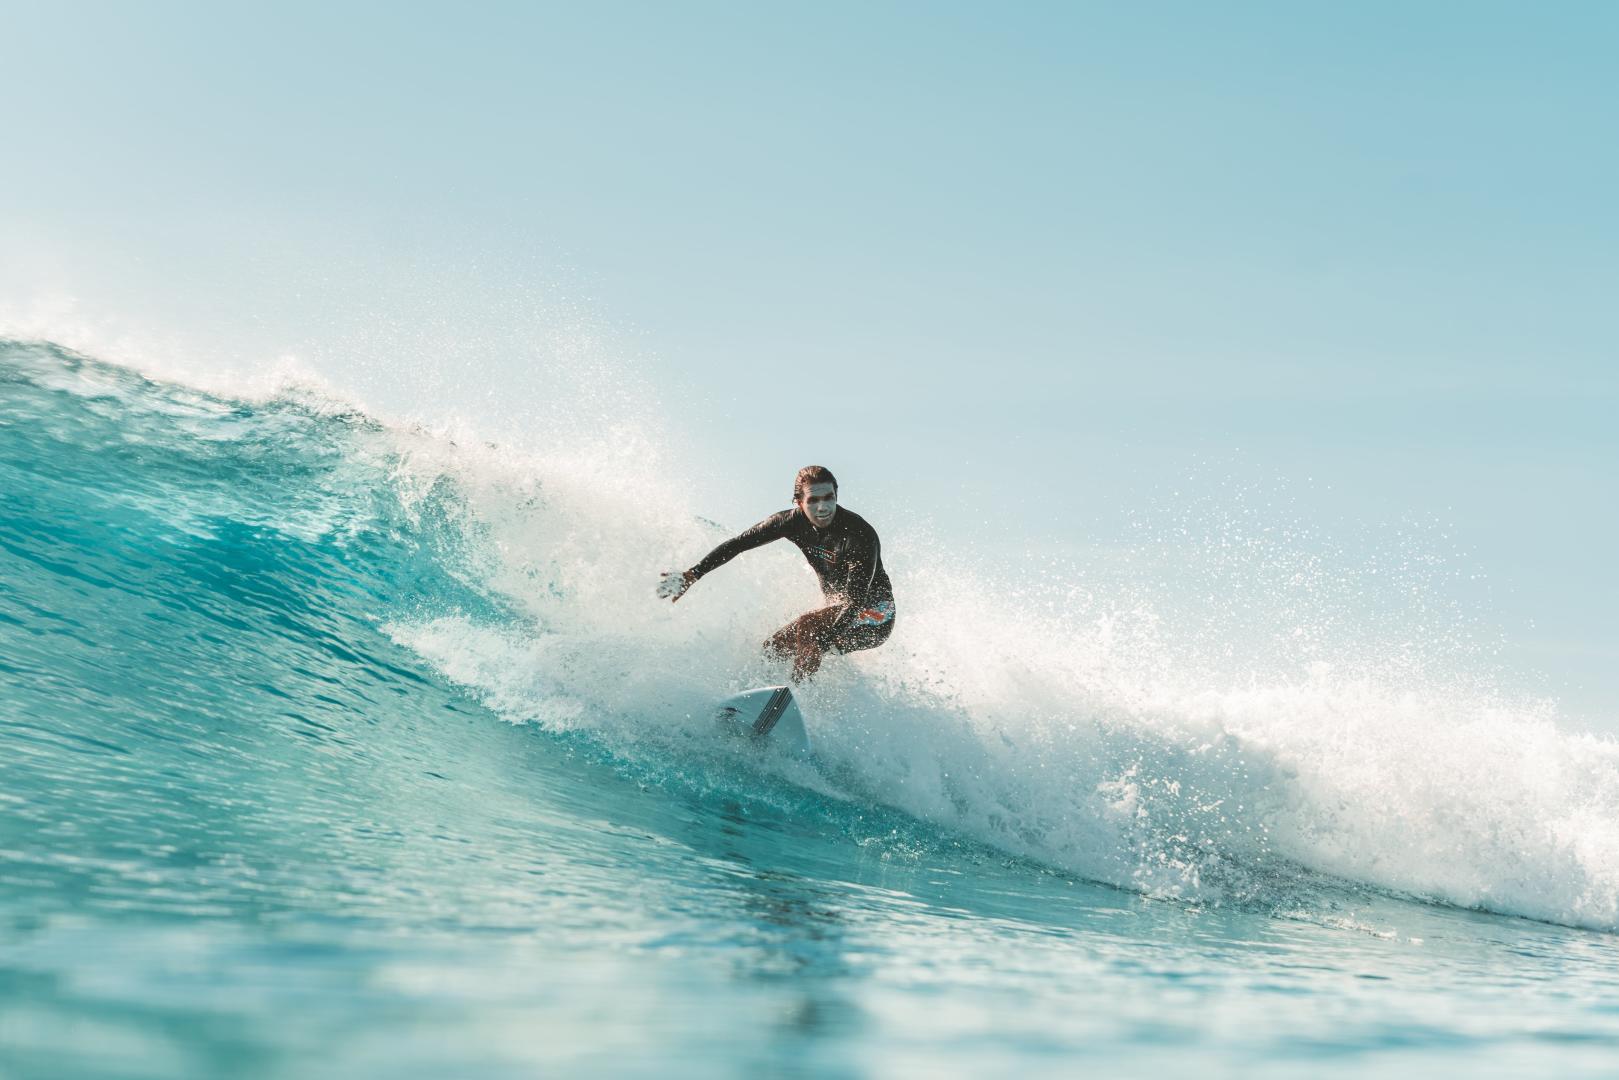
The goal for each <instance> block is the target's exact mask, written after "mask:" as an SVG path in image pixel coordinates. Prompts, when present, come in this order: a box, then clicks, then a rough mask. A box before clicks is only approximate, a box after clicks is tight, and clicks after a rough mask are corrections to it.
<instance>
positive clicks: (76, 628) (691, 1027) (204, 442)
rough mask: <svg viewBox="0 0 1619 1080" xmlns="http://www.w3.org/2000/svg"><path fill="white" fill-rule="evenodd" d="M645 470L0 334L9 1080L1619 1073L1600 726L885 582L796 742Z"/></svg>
mask: <svg viewBox="0 0 1619 1080" xmlns="http://www.w3.org/2000/svg"><path fill="white" fill-rule="evenodd" d="M644 453H645V448H644V447H638V446H637V445H636V443H635V440H634V438H633V437H632V435H631V434H630V433H626V432H615V431H612V430H602V431H601V432H600V433H599V438H596V439H595V440H590V439H583V438H580V439H567V440H559V441H558V444H557V447H556V449H555V450H554V452H547V453H535V452H525V453H521V454H520V453H517V452H515V451H512V450H509V449H506V448H503V447H500V446H495V445H490V444H489V443H487V442H483V441H480V440H479V439H478V438H477V436H476V433H475V432H468V431H466V430H449V429H442V430H441V429H430V428H423V427H413V426H410V425H405V424H398V423H390V422H386V421H384V420H382V419H379V418H376V417H374V416H371V415H368V414H367V413H365V412H364V411H362V410H360V409H359V408H358V407H356V406H353V405H351V404H347V403H345V401H344V400H343V399H342V398H341V396H340V395H336V394H334V393H332V392H330V391H328V390H322V389H319V388H316V387H314V386H311V385H307V384H299V383H292V382H289V383H286V384H284V385H281V386H278V387H273V388H269V389H262V390H259V391H255V392H252V393H249V392H247V391H246V390H243V391H242V392H241V393H240V394H239V395H232V394H227V393H223V392H220V391H218V390H217V389H216V390H215V391H214V392H204V391H203V390H200V389H196V388H193V387H189V386H185V385H179V384H176V383H171V382H164V381H159V380H156V379H154V378H152V377H148V376H146V375H142V374H141V373H139V372H138V371H136V370H133V369H131V368H127V367H121V366H117V365H113V364H109V363H105V362H101V361H98V360H97V359H95V358H92V357H87V356H83V355H79V354H76V353H73V352H71V351H68V350H66V349H63V348H59V347H56V346H54V345H51V344H47V343H38V342H5V341H0V1077H4V1078H7V1080H21V1078H33V1077H40V1078H44V1077H50V1078H73V1077H223V1076H230V1077H324V1076H330V1077H339V1076H341V1077H355V1076H378V1077H381V1076H387V1077H444V1076H457V1077H508V1076H510V1077H519V1076H525V1077H526V1076H537V1075H609V1076H659V1077H666V1076H694V1077H696V1076H702V1077H711V1076H741V1075H750V1076H751V1075H766V1076H787V1077H793V1076H805V1077H808V1076H815V1077H823V1076H824V1077H865V1076H873V1077H875V1076H922V1075H926V1076H982V1075H1021V1076H1046V1075H1050V1076H1058V1075H1061V1076H1072V1075H1078V1074H1082V1073H1084V1072H1093V1073H1094V1074H1095V1075H1100V1076H1128V1075H1167V1074H1177V1073H1179V1074H1189V1075H1200V1076H1243V1077H1250V1076H1297V1075H1315V1076H1332V1075H1366V1074H1369V1073H1370V1072H1371V1071H1372V1070H1376V1071H1377V1074H1378V1075H1381V1076H1391V1075H1392V1076H1419V1075H1420V1076H1427V1075H1431V1074H1433V1072H1434V1071H1435V1070H1436V1069H1446V1070H1454V1071H1457V1072H1461V1073H1464V1074H1466V1075H1471V1076H1507V1075H1522V1076H1527V1075H1548V1076H1549V1075H1557V1076H1612V1075H1615V1074H1619V947H1616V938H1615V936H1614V932H1615V930H1616V929H1619V745H1616V744H1615V743H1614V742H1613V741H1612V740H1610V739H1605V738H1597V737H1591V736H1581V735H1574V734H1570V733H1567V732H1565V731H1564V730H1562V729H1560V728H1559V726H1558V723H1557V717H1556V714H1555V710H1554V709H1551V708H1550V707H1541V706H1534V705H1532V704H1523V703H1519V702H1516V701H1514V700H1513V699H1512V697H1511V696H1510V695H1506V694H1503V693H1499V692H1496V691H1493V690H1492V689H1491V688H1490V687H1489V685H1488V684H1487V680H1477V679H1469V678H1465V677H1460V676H1458V677H1449V676H1446V675H1444V674H1443V673H1441V672H1439V671H1438V670H1437V669H1433V668H1429V667H1424V666H1423V665H1420V664H1415V663H1412V662H1410V661H1409V658H1403V657H1397V656H1390V657H1387V658H1386V660H1387V662H1386V663H1367V662H1366V657H1365V649H1364V648H1363V646H1364V642H1360V643H1358V644H1356V645H1354V646H1353V647H1351V646H1350V645H1349V644H1345V645H1344V646H1343V649H1342V655H1335V653H1334V649H1335V646H1334V644H1333V641H1334V640H1335V639H1332V638H1331V637H1330V635H1329V636H1328V637H1327V638H1324V639H1321V640H1317V641H1315V642H1314V643H1313V644H1312V649H1313V651H1312V652H1310V653H1309V655H1311V656H1313V657H1315V659H1314V660H1313V661H1312V662H1311V663H1310V664H1308V665H1304V666H1302V667H1300V668H1298V669H1297V670H1295V671H1293V672H1291V673H1283V674H1278V675H1276V676H1275V677H1271V678H1258V677H1255V676H1254V675H1253V674H1252V672H1248V673H1246V674H1244V675H1242V676H1241V677H1237V676H1235V675H1234V676H1233V677H1231V678H1229V679H1225V680H1223V681H1222V680H1221V679H1219V678H1217V677H1215V676H1214V675H1211V674H1210V672H1212V671H1217V670H1218V662H1219V657H1217V656H1213V657H1212V658H1211V654H1210V653H1209V651H1208V650H1205V651H1204V654H1203V655H1202V657H1201V660H1199V659H1197V658H1186V657H1179V658H1178V657H1177V654H1176V653H1175V651H1174V650H1173V649H1171V648H1169V647H1168V646H1167V645H1164V644H1163V643H1162V642H1161V641H1160V639H1159V638H1158V637H1156V636H1155V634H1154V632H1153V631H1152V626H1153V623H1154V620H1153V618H1152V617H1151V613H1150V612H1149V613H1146V614H1143V612H1142V611H1141V610H1140V609H1139V608H1135V609H1117V610H1115V609H1113V608H1110V607H1109V606H1108V605H1107V604H1106V603H1105V602H1102V601H1098V600H1097V599H1096V598H1095V597H1094V596H1081V595H1078V594H1075V595H1073V596H1071V597H1068V598H1066V599H1065V598H1063V597H1061V596H1057V597H1053V596H1049V595H1047V596H1044V597H1042V598H1040V599H1039V601H1038V602H1035V601H1034V600H1031V601H1030V602H1028V603H1026V604H1024V605H1023V606H1021V607H1020V608H1019V610H1018V611H1017V612H1016V613H1015V617H1013V616H1008V615H1006V614H1005V613H1004V610H1003V609H1004V608H1005V606H1006V605H1005V595H1006V594H1005V591H1004V589H1000V590H997V589H991V588H988V587H976V586H975V583H974V582H972V581H970V580H969V581H966V582H965V584H964V582H963V579H962V577H961V576H960V574H950V573H945V572H942V571H928V570H927V569H925V567H926V566H927V565H928V564H927V563H926V562H925V561H924V560H919V559H910V560H907V559H905V558H903V557H895V558H892V559H891V560H890V562H891V570H893V571H894V574H895V579H896V581H895V584H896V589H897V591H898V595H899V598H900V618H899V623H898V627H897V630H896V633H895V635H894V639H893V640H892V641H891V642H890V644H889V645H888V646H886V647H885V648H884V649H881V650H878V651H876V652H873V653H869V654H862V655H860V656H858V657H853V658H848V659H842V660H834V661H831V662H829V664H828V665H827V668H826V669H825V671H824V672H823V675H822V676H821V677H820V678H818V679H817V680H816V681H815V682H814V683H813V684H812V685H811V686H810V687H808V689H807V690H806V692H805V694H804V695H803V701H804V709H805V713H806V716H807V718H808V722H809V725H810V729H811V736H812V739H813V740H814V742H815V745H816V754H815V757H814V758H813V760H811V761H808V762H806V761H800V760H793V759H789V758H784V757H778V756H773V755H772V754H771V753H770V752H768V751H759V750H755V749H753V748H750V747H747V746H744V745H739V744H738V743H736V742H735V741H733V740H731V739H728V738H726V737H725V736H724V735H723V734H722V733H721V732H719V731H717V730H715V729H714V728H713V727H712V723H711V720H710V719H709V710H710V706H711V704H712V703H713V702H714V701H716V700H717V699H719V698H720V697H722V696H724V695H726V694H728V693H731V692H734V691H735V690H737V689H740V688H743V687H745V686H749V685H756V684H760V683H765V682H769V681H772V680H773V678H774V676H775V673H774V672H773V671H772V670H771V669H769V668H768V667H765V666H764V664H763V662H762V661H761V660H759V659H757V658H756V653H755V650H756V645H757V642H758V640H759V639H760V638H761V637H762V636H763V635H764V634H765V633H766V632H768V631H769V630H770V629H771V628H773V626H774V625H776V624H777V623H778V622H780V621H782V620H783V619H784V618H785V617H786V616H788V615H790V614H792V613H793V612H794V611H795V610H796V609H797V608H799V607H802V606H804V604H805V602H806V601H807V599H808V598H809V597H810V596H812V595H813V588H812V586H810V585H809V583H808V580H807V571H804V569H803V568H802V566H797V567H795V566H794V564H793V561H792V559H791V558H790V557H789V556H790V555H791V553H785V554H784V555H783V554H782V553H774V554H769V555H767V554H765V553H760V554H758V555H757V556H749V557H746V558H744V559H742V560H739V561H738V562H737V563H735V564H733V565H732V566H730V567H727V570H726V572H725V573H724V574H723V575H716V576H715V578H714V579H711V580H705V581H704V583H703V584H702V585H701V586H700V587H699V588H698V589H697V590H694V591H693V593H692V594H691V596H690V597H688V598H687V599H686V600H683V601H682V603H681V604H680V605H678V607H672V606H670V605H667V604H659V603H658V602H657V601H656V600H655V598H654V597H653V585H654V583H655V582H656V579H657V575H658V573H659V572H660V571H662V570H665V569H667V568H668V567H669V566H670V565H672V564H674V563H676V562H681V563H684V562H687V561H695V559H696V558H697V557H698V556H700V555H701V554H702V553H703V552H704V551H706V550H707V547H708V546H709V545H710V544H712V543H713V542H714V541H715V539H716V538H717V537H719V536H722V535H724V534H725V530H722V529H721V528H719V527H718V526H717V525H714V524H712V523H709V522H706V521H703V520H702V519H701V518H699V517H698V516H697V513H698V512H700V510H701V508H694V507H684V506H681V505H679V504H678V502H676V501H673V497H672V496H671V495H670V494H669V485H667V484H661V485H660V484H658V483H656V482H655V480H656V478H655V477H650V478H649V476H648V475H647V473H648V471H649V470H648V467H647V464H646V458H645V456H644ZM769 509H774V508H773V507H761V510H762V511H764V510H769ZM861 509H862V512H867V508H861ZM761 516H762V515H761ZM867 516H868V517H871V518H873V520H874V521H877V522H878V524H879V526H880V527H881V526H883V522H882V520H881V515H879V514H876V513H867ZM726 524H728V525H730V526H740V525H745V524H748V523H747V522H730V523H726ZM896 530H897V531H896V532H895V535H899V536H902V535H903V530H902V529H900V528H898V527H897V526H896ZM888 536H889V533H888V532H886V531H885V539H886V538H887V537H888ZM889 546H890V547H891V548H895V547H896V545H895V544H894V543H893V542H892V541H890V545H889ZM897 547H899V548H903V545H897ZM778 556H780V557H778ZM784 581H786V582H789V583H790V586H791V587H790V588H786V589H785V590H784V588H783V582H784ZM988 593H994V594H995V595H993V596H986V595H985V594H988ZM761 597H763V598H767V599H761ZM1337 617H1338V615H1337V614H1334V618H1337ZM1328 621H1330V620H1328ZM1351 636H1352V635H1351ZM1345 640H1346V641H1348V640H1349V637H1346V638H1345ZM1216 651H1217V650H1216ZM1182 661H1184V662H1182Z"/></svg>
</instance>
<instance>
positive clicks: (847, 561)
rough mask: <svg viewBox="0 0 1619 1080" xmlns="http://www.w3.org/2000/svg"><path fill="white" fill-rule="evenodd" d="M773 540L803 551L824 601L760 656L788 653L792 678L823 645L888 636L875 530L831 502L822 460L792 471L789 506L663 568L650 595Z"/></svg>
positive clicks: (855, 645) (887, 602) (687, 584)
mask: <svg viewBox="0 0 1619 1080" xmlns="http://www.w3.org/2000/svg"><path fill="white" fill-rule="evenodd" d="M773 540H791V541H792V542H793V544H794V545H795V546H796V547H797V548H798V550H799V551H802V552H803V553H804V558H805V559H806V560H808V562H809V564H810V568H811V569H813V570H814V571H815V576H816V578H817V579H819V581H820V583H821V595H822V596H823V597H825V599H826V604H825V606H823V607H820V608H818V609H816V610H815V611H811V612H808V613H807V614H804V615H800V616H799V617H798V618H796V619H794V620H793V621H792V622H790V623H788V624H787V625H786V626H784V627H782V628H781V629H780V630H777V631H776V632H775V633H774V634H772V635H770V637H769V638H768V639H767V640H766V641H765V643H764V651H765V653H766V654H767V655H770V656H774V657H777V658H780V659H788V658H791V660H792V662H793V673H792V680H793V682H795V683H796V682H800V681H802V680H803V679H805V678H807V677H809V676H811V675H813V674H815V672H816V671H817V670H819V668H820V666H821V655H822V653H824V652H825V651H826V650H827V649H836V650H837V651H838V652H843V653H846V652H856V651H858V650H861V649H875V648H876V647H877V646H879V645H881V644H882V643H883V642H885V641H887V640H888V635H889V634H890V633H892V632H893V629H894V587H893V585H892V584H890V583H889V580H888V573H887V571H885V570H884V569H883V560H882V545H881V543H880V542H879V541H878V539H877V530H876V529H873V528H872V527H871V526H870V525H869V524H867V522H866V519H865V518H863V517H861V516H860V515H858V514H856V513H855V512H854V511H853V510H849V509H846V508H844V507H840V506H839V505H838V481H837V478H836V477H834V476H833V475H832V471H831V470H830V469H828V468H826V467H825V466H823V465H808V466H805V467H804V468H802V469H800V470H798V475H797V477H795V478H794V481H793V507H792V509H790V510H783V511H781V512H780V513H777V514H772V515H770V516H769V517H767V518H765V519H764V520H763V521H761V522H759V524H757V525H755V526H753V528H751V529H748V530H746V531H745V532H743V533H740V534H739V535H737V536H734V537H732V538H731V539H729V540H727V541H725V543H723V544H721V545H720V546H719V547H717V548H715V549H714V550H713V551H711V552H709V553H708V555H707V556H705V557H704V559H703V560H702V562H699V563H698V564H697V565H696V566H693V567H692V568H691V569H690V570H686V571H684V572H682V573H675V572H672V571H671V572H669V573H666V574H664V576H663V580H662V581H661V582H659V584H658V595H659V596H660V597H663V598H664V599H667V600H670V601H676V600H679V599H680V598H681V597H682V596H684V595H685V593H686V590H687V589H689V588H691V587H692V585H694V584H696V582H697V580H698V579H699V578H701V577H702V576H703V575H704V574H707V573H709V572H711V571H713V570H717V569H719V568H720V567H721V566H724V565H725V564H726V563H728V562H730V561H731V560H732V559H734V558H736V557H737V556H738V555H740V554H742V553H743V552H744V551H751V550H752V549H754V548H756V547H761V546H763V545H765V544H768V543H770V542H771V541H773Z"/></svg>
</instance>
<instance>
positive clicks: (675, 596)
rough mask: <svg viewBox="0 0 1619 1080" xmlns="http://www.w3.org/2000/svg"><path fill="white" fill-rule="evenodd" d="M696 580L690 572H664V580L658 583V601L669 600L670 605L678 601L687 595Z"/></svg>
mask: <svg viewBox="0 0 1619 1080" xmlns="http://www.w3.org/2000/svg"><path fill="white" fill-rule="evenodd" d="M695 580H697V579H696V578H694V577H692V576H691V571H690V570H687V571H686V572H685V573H678V572H676V571H674V570H666V571H664V575H663V580H662V581H660V582H658V599H660V600H668V601H669V602H670V603H674V602H676V601H678V600H679V599H680V598H681V597H682V596H684V595H686V590H687V589H689V588H691V583H692V582H693V581H695Z"/></svg>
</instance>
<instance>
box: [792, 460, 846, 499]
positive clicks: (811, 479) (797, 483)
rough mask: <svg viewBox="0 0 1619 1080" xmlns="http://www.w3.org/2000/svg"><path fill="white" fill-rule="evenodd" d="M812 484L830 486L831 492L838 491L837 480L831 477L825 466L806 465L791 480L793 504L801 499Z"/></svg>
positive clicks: (830, 472)
mask: <svg viewBox="0 0 1619 1080" xmlns="http://www.w3.org/2000/svg"><path fill="white" fill-rule="evenodd" d="M813 484H831V485H832V490H833V491H837V490H838V478H837V477H835V476H833V475H832V470H831V469H829V468H827V467H826V466H825V465H806V466H804V467H803V468H802V469H799V470H798V475H797V476H795V477H794V478H793V502H798V501H799V500H800V499H802V498H803V497H804V493H805V492H806V491H808V490H809V489H810V486H811V485H813Z"/></svg>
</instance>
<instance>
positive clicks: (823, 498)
mask: <svg viewBox="0 0 1619 1080" xmlns="http://www.w3.org/2000/svg"><path fill="white" fill-rule="evenodd" d="M798 508H799V509H800V510H802V511H804V516H805V517H807V518H809V523H810V524H811V525H813V526H815V527H816V528H817V529H824V528H826V527H827V526H828V525H830V524H832V515H833V514H836V513H837V512H838V488H837V485H836V484H811V485H810V486H809V487H807V488H805V489H804V493H803V494H802V495H800V496H799V497H798Z"/></svg>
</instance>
